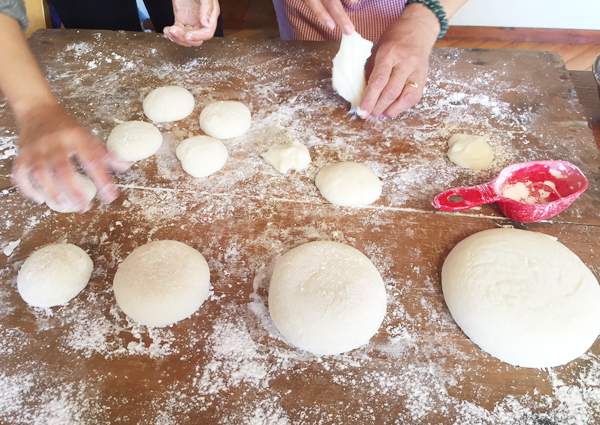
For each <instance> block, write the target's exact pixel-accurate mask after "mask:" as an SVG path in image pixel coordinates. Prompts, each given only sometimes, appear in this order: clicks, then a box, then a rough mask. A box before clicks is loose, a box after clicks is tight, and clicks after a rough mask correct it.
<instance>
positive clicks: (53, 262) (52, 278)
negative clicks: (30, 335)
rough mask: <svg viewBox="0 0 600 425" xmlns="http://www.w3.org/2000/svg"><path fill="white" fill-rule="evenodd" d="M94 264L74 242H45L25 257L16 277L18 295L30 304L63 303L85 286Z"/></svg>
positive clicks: (38, 305) (43, 305) (49, 304)
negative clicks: (44, 244) (46, 243)
mask: <svg viewBox="0 0 600 425" xmlns="http://www.w3.org/2000/svg"><path fill="white" fill-rule="evenodd" d="M93 268H94V263H93V262H92V259H91V258H90V256H89V255H87V253H86V252H85V251H84V250H83V249H81V248H79V247H78V246H77V245H73V244H70V243H56V244H51V245H46V246H44V247H42V248H40V249H38V250H37V251H35V252H34V253H33V254H31V255H30V256H29V257H27V260H25V262H24V263H23V265H22V266H21V269H20V270H19V274H18V276H17V289H18V291H19V294H20V295H21V298H23V300H24V301H25V302H26V303H27V304H29V305H31V306H34V307H42V308H47V307H53V306H56V305H64V304H66V303H68V302H69V301H70V300H71V299H73V298H74V297H75V296H76V295H77V294H79V292H81V290H82V289H83V288H85V287H86V285H87V284H88V282H89V281H90V277H91V276H92V270H93Z"/></svg>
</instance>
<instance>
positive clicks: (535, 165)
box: [433, 161, 588, 223]
mask: <svg viewBox="0 0 600 425" xmlns="http://www.w3.org/2000/svg"><path fill="white" fill-rule="evenodd" d="M587 187H588V180H587V178H586V177H585V176H584V175H583V173H582V172H581V170H580V169H579V168H577V167H576V166H574V165H573V164H571V163H570V162H566V161H533V162H525V163H523V164H514V165H511V166H509V167H506V168H505V169H504V170H502V171H501V172H500V175H499V176H498V177H496V178H495V179H494V180H492V181H491V182H489V183H485V184H481V185H478V186H472V187H457V188H454V189H450V190H448V191H446V192H443V193H440V194H439V195H437V196H436V197H435V198H434V200H433V206H434V208H436V209H439V210H442V211H461V210H466V209H469V208H473V207H477V206H479V205H483V204H490V203H492V202H497V203H498V206H499V207H500V211H502V214H504V215H505V216H507V217H508V218H510V219H512V220H515V221H519V222H521V223H533V222H535V221H540V220H545V219H549V218H552V217H554V216H556V215H558V214H560V213H561V212H563V211H564V210H566V209H567V208H568V207H569V206H570V205H571V204H572V203H573V202H575V200H576V199H577V198H578V197H579V195H581V194H582V193H583V192H585V190H586V189H587Z"/></svg>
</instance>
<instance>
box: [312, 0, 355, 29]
mask: <svg viewBox="0 0 600 425" xmlns="http://www.w3.org/2000/svg"><path fill="white" fill-rule="evenodd" d="M306 3H307V5H308V7H310V9H311V10H312V11H313V12H314V13H315V15H317V18H318V19H319V20H320V21H321V22H322V23H323V24H324V25H325V26H326V27H327V28H329V29H331V30H333V29H335V27H336V26H339V27H340V28H341V30H342V33H344V34H346V35H349V34H352V33H353V32H354V24H353V23H352V21H351V20H350V18H349V17H348V14H347V13H346V10H345V9H344V6H343V5H342V2H341V1H340V0H306Z"/></svg>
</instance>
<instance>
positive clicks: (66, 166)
mask: <svg viewBox="0 0 600 425" xmlns="http://www.w3.org/2000/svg"><path fill="white" fill-rule="evenodd" d="M52 163H53V168H54V175H55V176H56V181H57V185H58V187H59V188H60V189H61V190H62V193H63V196H62V197H61V201H62V202H67V203H68V204H73V205H75V206H76V207H77V209H78V210H79V211H85V210H86V209H88V207H89V201H88V200H87V199H86V197H85V193H84V191H83V188H82V187H81V184H80V182H79V181H78V179H77V173H76V172H75V169H74V166H73V163H72V162H71V161H70V160H69V157H68V156H67V155H56V156H55V157H54V159H53V160H52Z"/></svg>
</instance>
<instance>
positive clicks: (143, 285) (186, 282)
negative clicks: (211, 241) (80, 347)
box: [113, 240, 210, 326]
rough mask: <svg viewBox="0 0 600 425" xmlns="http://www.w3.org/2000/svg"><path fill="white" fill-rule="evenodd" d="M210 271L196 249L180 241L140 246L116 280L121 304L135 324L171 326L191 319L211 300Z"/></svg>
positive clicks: (130, 255)
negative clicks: (206, 301) (188, 318)
mask: <svg viewBox="0 0 600 425" xmlns="http://www.w3.org/2000/svg"><path fill="white" fill-rule="evenodd" d="M209 287H210V272H209V270H208V264H207V263H206V260H205V259H204V257H203V256H202V254H200V253H199V252H198V251H196V250H195V249H194V248H191V247H189V246H187V245H186V244H184V243H181V242H177V241H170V240H164V241H154V242H149V243H147V244H146V245H142V246H140V247H137V248H136V249H134V250H133V252H131V254H129V255H128V256H127V258H125V260H124V261H123V262H122V263H121V264H120V265H119V268H118V269H117V273H116V274H115V278H114V280H113V291H114V293H115V298H116V300H117V304H118V305H119V307H120V308H121V310H123V312H124V313H125V314H126V315H127V316H129V318H131V319H132V320H133V321H135V322H137V323H139V324H141V325H147V326H168V325H170V324H172V323H175V322H178V321H179V320H182V319H185V318H187V317H189V316H191V315H192V314H193V313H194V312H195V311H196V310H198V308H200V306H201V305H202V303H203V302H204V301H205V300H206V298H208V291H209Z"/></svg>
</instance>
